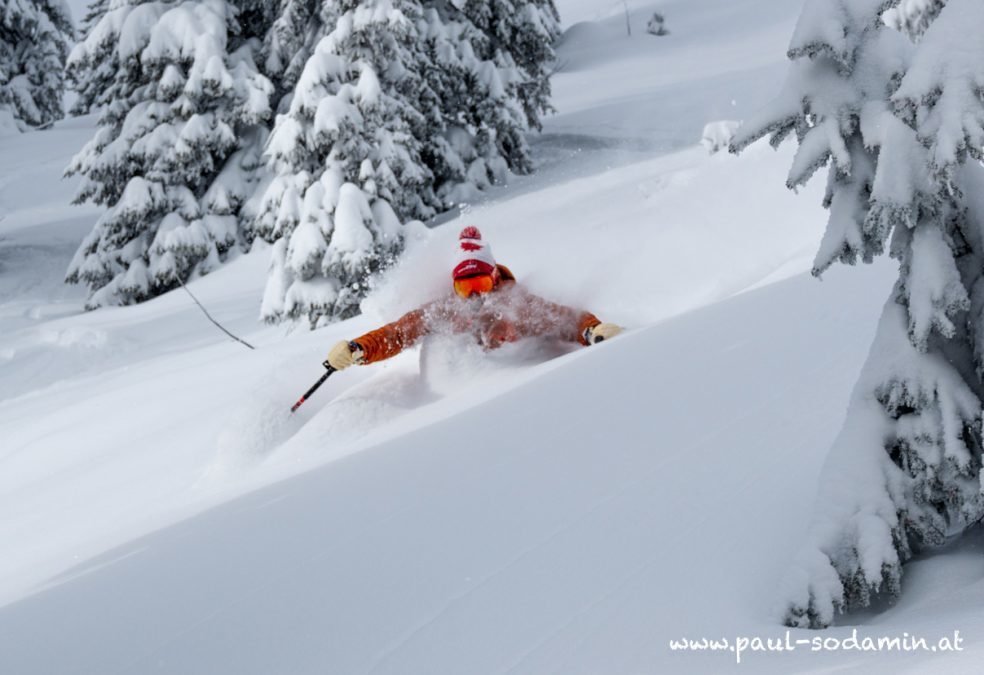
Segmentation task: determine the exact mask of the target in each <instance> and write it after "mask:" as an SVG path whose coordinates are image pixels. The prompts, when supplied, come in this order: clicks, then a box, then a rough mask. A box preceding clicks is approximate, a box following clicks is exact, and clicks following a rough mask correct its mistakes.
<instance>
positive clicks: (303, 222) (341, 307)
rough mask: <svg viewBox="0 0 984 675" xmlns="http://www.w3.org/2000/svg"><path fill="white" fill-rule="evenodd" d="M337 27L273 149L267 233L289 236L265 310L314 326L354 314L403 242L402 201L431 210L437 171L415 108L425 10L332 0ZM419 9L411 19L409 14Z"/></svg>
mask: <svg viewBox="0 0 984 675" xmlns="http://www.w3.org/2000/svg"><path fill="white" fill-rule="evenodd" d="M326 8H330V9H332V10H333V11H335V12H337V15H336V16H330V15H328V14H327V13H326V15H323V16H326V18H327V19H328V21H326V25H331V26H333V29H332V30H331V32H329V33H328V34H327V35H326V36H325V37H324V38H323V39H322V40H321V41H320V42H319V43H318V45H317V48H316V49H315V51H314V53H313V54H312V56H311V57H310V58H309V59H308V61H307V63H306V65H305V67H304V70H303V73H302V74H301V76H300V79H299V80H298V82H297V86H296V88H295V91H294V93H293V96H292V98H291V102H290V108H289V111H288V113H287V114H286V115H283V116H281V117H280V118H279V120H278V122H277V126H276V128H275V130H274V132H273V135H272V137H271V139H270V145H269V149H268V152H269V154H270V156H271V158H272V160H273V163H274V167H275V169H276V172H277V177H276V179H275V180H274V181H273V182H272V183H271V184H270V186H269V188H268V189H267V190H266V192H265V194H264V197H263V199H262V202H261V204H260V207H259V216H258V218H257V223H256V233H257V234H258V235H259V236H263V237H265V238H267V239H272V240H277V239H279V241H277V243H276V245H275V247H274V254H273V256H274V257H273V262H272V268H271V273H270V281H269V283H268V287H267V291H266V294H265V297H264V302H263V308H262V315H263V317H264V318H265V319H267V320H280V319H283V318H285V317H287V318H296V317H299V316H302V315H306V316H307V317H308V319H309V320H310V321H311V323H312V325H315V324H317V323H318V322H319V321H320V320H322V319H325V320H335V319H340V318H346V317H348V316H351V315H353V314H354V313H355V312H356V311H357V308H358V302H359V300H360V299H361V298H362V297H363V296H364V295H365V290H366V284H367V282H368V278H369V275H370V274H372V273H373V272H375V271H377V270H378V269H379V268H380V267H381V266H382V265H384V264H385V263H386V262H387V260H389V259H391V258H392V256H393V255H395V254H396V253H397V252H398V251H399V250H400V249H401V248H402V238H401V234H400V229H399V220H398V218H397V215H396V214H395V213H394V206H395V207H396V209H399V211H400V212H402V213H404V214H416V213H422V212H423V213H430V212H431V211H430V210H429V207H428V206H427V205H426V204H425V203H424V202H423V200H422V199H421V198H420V197H419V196H418V193H419V192H420V191H421V190H422V189H423V188H424V187H425V186H426V185H427V183H428V181H429V179H430V176H429V174H428V172H427V171H426V169H424V168H423V166H422V163H421V160H420V145H421V143H420V141H419V139H418V137H417V136H416V135H415V134H414V133H413V130H412V129H411V125H418V126H419V125H422V121H421V120H420V114H419V112H418V111H417V110H416V109H414V108H413V107H412V106H411V105H409V104H408V99H411V98H412V96H413V94H412V92H413V91H414V89H415V88H419V87H420V86H422V83H421V80H420V78H419V75H418V73H419V69H418V68H417V67H416V64H415V63H414V59H415V54H414V44H413V41H414V37H415V31H414V20H415V19H416V18H417V16H418V15H416V14H415V13H414V12H415V10H417V9H418V8H417V6H416V5H415V4H414V3H412V2H403V1H402V0H395V2H391V1H390V0H371V1H369V2H366V1H362V2H358V1H357V0H342V1H339V2H333V3H330V4H326ZM407 12H409V13H410V14H409V16H408V14H407Z"/></svg>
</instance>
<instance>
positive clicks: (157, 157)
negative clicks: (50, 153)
mask: <svg viewBox="0 0 984 675" xmlns="http://www.w3.org/2000/svg"><path fill="white" fill-rule="evenodd" d="M238 14H239V12H238V9H237V7H235V6H233V5H232V4H230V3H229V2H227V1H226V0H187V1H185V2H144V1H141V0H110V2H109V5H108V7H107V8H106V11H105V13H104V14H103V15H102V16H101V18H100V19H99V21H98V23H96V24H95V25H94V26H93V27H92V29H91V30H90V31H89V33H88V35H87V36H86V38H85V40H84V41H83V42H82V43H81V44H79V45H78V46H77V47H76V49H75V50H74V51H73V53H72V55H71V58H70V63H69V69H70V72H71V73H72V76H73V79H74V80H75V81H76V82H77V83H79V84H80V85H81V86H80V91H87V92H88V94H87V97H88V100H89V101H90V102H91V103H94V104H99V105H101V106H103V107H102V112H101V117H100V126H99V129H98V131H97V133H96V136H95V138H93V139H92V141H90V142H89V144H88V145H87V146H86V147H85V148H84V149H83V150H82V151H81V152H80V153H79V154H78V155H77V156H76V157H75V159H74V160H73V162H72V164H71V166H70V167H69V169H68V172H69V173H70V174H73V173H78V174H81V175H82V176H83V177H84V181H83V183H82V187H81V188H80V191H79V194H78V197H77V201H79V202H81V201H86V200H90V201H93V202H95V203H98V204H106V205H107V206H108V207H109V209H108V210H107V211H106V213H105V214H104V215H103V216H102V217H101V218H100V219H99V221H98V222H97V223H96V226H95V228H94V229H93V231H92V232H91V233H90V235H89V236H88V237H86V239H85V240H84V241H83V243H82V245H81V246H80V248H79V250H78V252H77V253H76V256H75V258H74V260H73V261H72V263H71V266H70V267H69V270H68V274H67V281H69V282H72V283H85V284H87V285H88V286H89V289H90V291H91V295H90V297H89V299H88V301H87V303H86V306H87V307H88V308H94V307H98V306H101V305H110V304H126V303H131V302H139V301H141V300H144V299H146V298H149V297H152V296H154V295H156V294H159V293H161V292H164V291H166V290H169V289H170V288H173V287H174V286H175V285H177V284H178V282H179V279H181V280H184V279H187V278H188V277H189V276H190V275H192V274H193V273H205V272H208V271H209V270H211V269H212V268H214V267H215V266H216V265H217V264H219V262H220V260H221V259H223V257H224V256H226V254H227V253H228V252H229V251H230V250H231V249H233V248H234V247H236V245H237V244H238V243H240V241H241V240H242V233H241V231H240V226H239V222H238V214H239V209H240V207H241V205H242V203H243V202H244V201H245V199H246V197H247V196H248V195H249V193H250V192H251V190H252V187H251V184H252V182H253V173H254V171H255V169H256V168H257V167H258V166H259V165H260V158H259V155H260V152H261V148H262V144H263V143H264V141H265V137H266V133H265V128H264V125H265V123H266V121H267V120H268V119H269V117H270V115H271V110H270V102H269V96H270V94H271V92H272V85H271V84H270V82H269V81H268V80H267V79H266V78H265V77H263V76H262V75H261V74H260V73H259V72H258V70H257V66H256V63H255V54H256V53H257V52H258V51H259V49H260V46H261V44H260V41H259V39H257V38H255V37H251V36H249V35H245V34H243V33H242V30H241V26H240V24H239V22H238V20H237V17H238ZM86 87H90V89H86Z"/></svg>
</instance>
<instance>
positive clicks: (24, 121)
mask: <svg viewBox="0 0 984 675" xmlns="http://www.w3.org/2000/svg"><path fill="white" fill-rule="evenodd" d="M73 33H74V30H73V28H72V18H71V14H70V13H69V10H68V7H67V6H66V5H65V3H64V0H6V1H5V2H4V3H3V4H2V6H0V124H3V123H4V120H3V119H2V118H4V117H6V118H7V119H8V123H9V120H10V119H11V118H12V119H13V120H14V121H15V123H16V125H17V126H18V127H20V128H26V127H37V126H41V125H44V124H48V123H49V122H53V121H55V120H57V119H61V117H62V116H63V115H64V111H63V108H62V96H63V94H64V77H63V70H64V67H65V59H66V58H67V56H68V51H69V47H70V43H71V41H72V39H73Z"/></svg>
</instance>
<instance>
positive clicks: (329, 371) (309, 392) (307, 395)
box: [290, 361, 335, 413]
mask: <svg viewBox="0 0 984 675" xmlns="http://www.w3.org/2000/svg"><path fill="white" fill-rule="evenodd" d="M323 365H324V367H325V368H327V370H326V371H325V374H324V375H322V376H321V379H320V380H318V381H317V382H315V383H314V386H313V387H311V388H310V389H308V390H307V391H306V392H304V396H301V398H299V399H298V400H297V403H295V404H294V405H293V406H291V409H290V412H291V413H293V412H294V411H295V410H297V409H298V408H300V407H301V404H302V403H304V401H306V400H308V399H309V398H311V395H312V394H313V393H314V392H316V391H317V390H318V387H320V386H321V385H323V384H324V383H325V380H327V379H328V378H329V376H331V374H332V373H334V372H335V369H334V368H332V367H331V364H329V363H328V362H327V361H325V362H324V364H323Z"/></svg>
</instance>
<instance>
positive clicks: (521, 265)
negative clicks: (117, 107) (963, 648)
mask: <svg viewBox="0 0 984 675" xmlns="http://www.w3.org/2000/svg"><path fill="white" fill-rule="evenodd" d="M559 4H560V7H561V10H562V11H564V10H565V5H567V4H569V5H570V7H571V9H572V10H573V11H572V14H573V15H575V16H576V15H577V12H579V11H580V12H582V16H583V17H584V18H592V19H593V18H600V19H601V20H600V21H597V22H594V23H592V24H590V25H585V24H580V25H575V26H572V27H571V30H570V31H569V32H568V34H567V37H566V40H565V43H564V44H563V45H562V47H561V52H560V53H561V57H562V58H563V59H566V63H567V65H566V66H565V67H564V68H563V69H562V70H561V71H560V72H559V73H558V75H557V77H556V80H555V91H556V99H555V105H556V106H557V108H558V114H557V115H556V116H554V117H553V118H551V119H550V120H549V121H548V123H547V124H546V126H545V133H544V134H543V136H541V137H539V139H538V140H537V141H536V150H537V157H538V161H539V163H540V168H541V170H540V171H539V172H538V174H537V175H535V176H532V177H527V178H518V179H516V180H515V181H514V182H513V183H512V184H511V185H510V186H508V187H506V188H502V189H498V190H496V191H494V193H493V194H491V195H490V196H489V198H488V199H487V200H485V201H484V202H482V203H479V204H475V205H471V206H468V207H466V209H465V211H464V213H463V214H462V215H461V217H459V218H457V219H454V220H452V221H451V222H450V223H448V224H447V225H445V226H442V227H437V228H435V229H433V230H427V231H421V232H417V233H415V238H414V241H413V242H412V246H411V249H410V252H409V255H408V256H407V257H406V259H405V260H404V262H403V263H402V264H401V265H400V266H399V267H398V268H397V269H395V270H393V271H392V272H391V273H390V274H389V275H387V277H386V278H385V279H384V280H383V281H382V282H381V284H380V287H379V288H378V289H377V291H376V293H375V294H374V296H373V297H372V298H371V299H370V300H369V301H367V303H366V314H365V315H364V316H362V317H359V318H358V319H354V320H352V321H349V322H345V323H343V324H339V325H336V326H332V327H330V328H327V329H324V330H320V331H317V332H315V333H310V332H307V331H306V330H295V331H291V330H289V329H287V328H285V327H264V326H261V325H259V324H257V322H256V316H257V313H258V309H259V298H260V295H261V291H262V286H263V283H264V274H265V268H266V264H267V256H266V251H264V250H262V249H258V250H254V251H253V252H251V253H250V254H249V255H245V256H242V257H241V258H240V259H238V260H236V261H234V262H232V263H231V264H229V265H227V266H225V267H224V268H222V269H221V270H219V271H218V272H216V273H213V274H211V275H209V276H208V277H205V278H202V279H198V280H196V281H194V282H193V283H191V284H190V289H191V290H192V292H194V293H195V295H196V296H197V297H199V298H200V299H201V300H202V301H203V302H204V303H205V304H206V305H207V306H208V307H209V309H210V311H211V312H212V313H213V314H214V315H215V316H216V317H217V318H219V319H220V320H221V321H223V323H225V324H226V325H228V327H229V328H231V329H232V330H234V331H236V332H237V333H240V334H242V335H244V337H246V339H247V340H249V341H250V342H251V343H252V344H254V345H256V347H257V349H256V350H255V351H250V350H248V349H246V348H244V347H243V346H241V345H239V344H237V343H234V342H232V341H230V340H227V339H225V338H224V337H223V336H222V335H221V334H220V333H218V332H217V331H216V330H215V329H214V327H212V326H211V324H209V323H208V321H207V320H206V319H205V318H204V317H203V316H202V315H201V314H200V313H199V311H198V309H197V308H196V307H195V305H194V304H193V302H192V301H191V299H190V298H189V297H188V296H187V295H185V294H184V293H182V292H180V291H177V292H174V293H171V294H168V295H167V296H164V297H161V298H157V299H155V300H153V301H151V302H148V303H145V304H143V305H140V306H137V307H130V308H118V309H104V310H100V311H98V312H94V313H88V314H84V313H80V311H79V305H80V303H81V297H82V294H81V292H79V290H78V289H72V288H66V287H64V286H62V285H61V284H60V283H59V279H60V276H61V273H62V271H63V270H64V267H65V266H67V263H68V259H69V258H70V256H71V254H72V252H73V249H74V244H75V243H76V242H77V241H78V240H79V239H80V238H81V236H82V235H83V234H84V232H85V231H86V230H87V228H88V227H89V226H91V223H92V221H93V220H94V218H95V213H94V212H93V211H91V210H82V209H77V208H72V207H67V206H64V204H66V202H67V200H68V197H69V195H70V194H71V184H70V183H67V182H60V181H59V180H58V177H59V175H60V171H61V167H62V166H63V165H64V164H65V163H66V162H67V159H68V157H69V156H70V155H71V153H72V152H73V151H74V150H75V149H76V148H77V147H79V146H80V145H81V143H82V142H83V141H84V139H85V138H86V137H87V135H88V134H90V133H91V120H85V119H83V120H78V121H71V122H67V123H64V124H62V125H59V126H58V127H57V128H56V129H55V130H52V131H47V132H41V133H36V134H27V135H23V136H17V137H13V138H5V139H0V429H2V430H3V431H2V434H3V435H2V442H0V513H2V514H3V515H2V517H0V547H2V550H3V551H4V555H3V556H2V557H0V672H3V673H6V672H13V673H18V674H20V673H59V674H63V673H114V672H118V673H142V672H151V671H157V672H173V673H216V672H223V673H225V672H228V673H307V672H311V673H315V672H317V673H326V672H329V673H346V674H347V673H365V672H380V673H381V672H400V673H428V674H437V673H449V674H455V675H457V674H461V673H491V672H517V673H519V672H530V673H548V672H557V673H565V674H566V673H606V674H608V673H613V674H618V673H650V672H653V673H655V672H719V671H721V670H725V669H727V668H729V666H730V664H733V663H734V655H733V654H727V653H721V654H681V653H674V652H672V651H671V650H670V649H669V648H668V640H669V639H671V638H679V637H683V636H691V637H695V638H699V637H701V636H705V637H721V636H722V635H724V636H731V637H737V636H754V635H760V636H762V637H777V636H779V635H780V634H781V629H780V627H778V626H777V625H776V623H775V617H776V613H775V607H774V606H773V602H774V601H775V597H774V596H773V595H772V593H773V589H774V585H775V582H776V579H777V577H778V576H779V575H780V574H781V573H782V571H783V570H784V568H785V565H786V564H787V563H788V561H789V557H790V554H791V553H792V551H793V550H794V549H795V548H796V546H797V544H798V543H799V541H800V540H799V536H798V533H799V532H800V530H801V528H802V527H803V524H804V523H805V522H806V521H807V519H808V516H809V514H810V512H811V508H812V507H811V503H810V502H811V498H810V496H811V495H812V493H813V491H814V486H815V482H816V477H817V474H818V472H819V467H820V465H821V463H822V461H823V458H824V456H825V453H826V450H827V447H828V446H829V444H830V442H831V440H832V439H833V437H834V435H835V434H836V432H837V431H838V429H839V425H840V422H841V420H842V417H843V411H844V408H845V406H846V402H847V398H848V394H849V391H850V388H851V386H852V384H853V381H854V379H855V377H856V373H857V371H858V369H859V367H860V364H861V362H862V361H863V359H864V357H865V352H866V350H867V348H868V344H869V342H870V338H871V335H872V333H873V330H874V325H875V321H876V319H877V316H878V312H879V310H880V307H881V305H882V303H883V302H884V299H885V297H886V296H887V293H888V288H889V286H890V284H891V281H892V278H893V275H894V271H893V269H892V265H891V264H880V265H878V266H875V267H869V268H864V269H857V270H837V271H835V272H832V273H831V274H830V275H829V277H828V278H827V279H826V280H825V281H824V283H818V282H816V281H815V280H812V279H810V278H809V277H806V276H804V275H803V274H802V272H803V271H804V270H806V269H808V267H809V263H810V258H811V256H812V253H813V251H814V249H815V247H816V244H817V242H818V240H819V236H820V232H821V229H822V225H823V221H824V214H823V212H822V211H821V210H820V209H819V207H818V203H819V201H820V186H819V185H813V186H811V187H810V188H809V189H808V190H805V191H803V192H802V193H801V195H800V196H799V197H797V196H795V195H792V194H790V193H787V192H786V191H785V189H784V188H783V187H782V184H783V180H784V175H785V167H787V166H788V165H789V160H790V157H789V153H790V152H791V150H792V149H791V148H790V147H785V148H783V149H782V150H781V151H780V153H779V154H775V153H773V152H772V151H771V150H770V149H768V148H767V147H757V148H753V149H752V150H751V151H750V152H749V153H746V155H744V156H743V157H742V158H741V159H736V158H733V157H728V156H713V157H709V156H707V155H706V154H705V153H704V152H703V150H700V149H698V148H696V147H694V146H695V144H696V142H697V140H698V139H699V134H700V130H701V128H702V126H703V124H704V122H706V121H710V120H713V119H719V118H723V117H736V118H737V117H740V116H741V115H742V114H745V112H747V111H748V110H750V109H751V108H752V107H754V105H755V103H756V100H757V99H758V98H760V97H761V96H765V95H767V94H768V93H769V92H770V91H771V88H772V87H773V86H774V85H775V81H776V77H775V75H776V74H777V73H781V71H782V68H783V65H782V62H781V59H782V54H783V53H784V51H785V43H786V40H787V37H788V35H789V34H790V33H791V30H792V25H793V22H794V21H795V17H796V14H797V12H798V9H799V7H798V4H799V3H784V2H781V1H780V0H742V1H741V2H724V1H723V0H714V1H711V0H708V1H707V2H701V3H692V2H683V1H679V2H670V1H667V2H662V3H655V4H652V5H649V4H647V3H642V2H639V3H636V4H633V5H631V6H632V7H633V8H634V12H633V15H632V16H633V17H636V16H638V17H640V19H641V18H645V17H646V15H647V14H648V13H650V12H651V11H652V8H653V7H659V8H660V9H661V11H664V12H665V14H666V15H667V25H668V27H669V28H670V30H671V31H672V34H671V35H670V36H668V37H666V38H654V37H651V36H647V35H644V34H641V30H640V31H639V33H640V34H638V35H634V37H633V38H632V39H628V38H625V37H624V34H623V33H621V32H620V30H624V23H623V22H624V18H623V17H621V16H620V15H619V13H618V11H617V7H616V11H614V12H601V11H600V10H599V14H598V15H590V16H589V15H585V14H583V12H585V11H591V10H592V8H593V7H595V5H593V4H588V3H584V2H581V1H580V0H567V1H566V2H561V3H559ZM606 17H607V18H606ZM732 102H734V105H732ZM732 113H734V115H732ZM670 150H674V152H672V153H671V154H666V155H660V154H659V153H660V152H663V151H670ZM464 223H474V224H477V225H479V226H480V227H481V228H482V229H483V231H484V232H485V233H486V236H487V238H488V239H489V240H490V241H491V242H492V245H493V248H494V250H495V253H496V255H497V257H498V258H499V259H500V260H501V261H503V262H505V263H506V264H508V265H509V266H510V267H511V268H512V269H513V270H514V271H515V272H516V273H517V274H518V275H519V277H520V279H521V281H522V282H523V283H526V284H528V285H529V286H530V288H531V289H533V290H534V291H535V292H538V293H540V294H543V295H545V296H547V297H550V298H552V299H556V300H559V301H563V302H567V303H570V304H575V305H579V306H584V307H587V308H589V309H591V310H593V311H595V312H596V313H598V314H599V315H601V316H602V317H604V318H605V319H610V320H614V321H618V322H621V323H623V324H625V325H627V326H628V327H629V328H630V329H631V330H630V331H629V332H628V333H627V334H625V335H624V336H622V337H619V338H618V339H617V340H614V341H612V342H610V343H606V344H603V345H599V346H597V347H594V348H591V349H586V350H581V349H576V350H573V351H572V350H570V349H566V348H562V347H559V346H554V345H535V344H527V345H516V346H514V347H512V348H510V349H505V350H502V351H501V352H499V353H496V354H492V355H484V354H481V353H476V352H475V351H474V350H472V349H470V348H468V346H467V345H464V344H451V345H448V344H442V343H440V342H430V343H428V344H427V345H425V347H424V348H423V350H414V351H412V352H409V353H406V354H404V355H401V356H400V357H398V358H396V359H393V360H392V361H390V362H387V363H386V364H382V365H379V366H374V367H372V368H366V369H353V370H351V371H346V372H344V373H339V374H337V375H335V376H334V377H332V378H331V379H330V380H329V381H328V383H327V384H326V385H325V386H324V387H323V388H322V389H321V390H320V391H319V392H318V393H317V394H316V395H315V397H314V398H313V399H312V400H311V401H310V402H309V403H307V404H305V406H304V407H303V408H302V409H301V411H300V413H299V415H298V416H297V417H295V418H293V419H291V418H289V417H288V416H287V415H286V414H285V410H286V408H287V407H289V405H290V403H292V402H293V401H294V400H295V399H296V398H297V396H298V395H300V393H301V392H303V390H304V389H306V388H307V386H308V385H309V384H310V383H311V382H312V381H313V380H314V379H315V378H316V377H318V375H319V374H320V365H319V364H320V361H321V360H322V358H323V356H324V353H325V352H326V351H327V348H328V346H330V345H331V344H332V343H333V342H334V341H335V340H337V339H340V338H343V337H353V336H355V335H357V334H359V333H361V332H362V331H364V330H366V329H367V328H370V327H372V326H375V325H378V324H379V323H380V322H381V321H384V320H389V319H391V318H393V317H395V316H397V315H398V314H399V313H400V312H402V311H404V310H406V309H409V308H411V307H413V306H415V305H416V304H418V303H419V302H422V301H423V300H425V299H428V298H429V297H432V296H433V295H435V294H437V293H439V292H442V290H443V289H444V285H445V284H446V273H447V270H448V269H449V265H448V261H449V260H450V257H451V256H452V255H453V246H452V244H453V241H454V239H455V235H456V233H457V230H458V229H459V227H460V226H461V225H462V224H464ZM976 545H979V543H975V542H973V541H969V542H965V543H963V544H961V546H960V547H959V548H957V549H955V550H954V551H953V552H952V554H951V555H948V556H942V557H938V558H936V559H934V560H933V561H932V562H925V563H923V562H920V563H916V564H915V565H913V567H912V572H911V573H910V575H909V576H908V577H907V582H906V583H907V584H908V585H909V586H910V588H907V590H906V596H905V598H904V599H903V601H902V602H901V603H900V604H899V605H898V606H897V607H895V608H893V609H891V610H889V611H888V612H885V613H884V614H881V615H878V616H873V617H855V618H853V620H856V621H864V622H865V629H866V630H872V631H875V630H877V631H901V630H908V631H910V632H911V631H916V630H922V631H924V632H930V633H933V634H934V635H933V636H934V637H935V633H941V634H942V633H943V632H945V631H950V630H952V629H955V628H960V629H963V630H964V631H965V632H966V633H967V634H968V635H972V634H973V633H974V628H975V627H976V626H977V624H978V622H979V621H980V620H979V619H978V618H975V617H974V616H973V614H972V610H973V608H974V607H975V606H976V605H975V603H974V602H973V600H974V599H976V598H978V597H979V595H980V593H981V592H982V590H981V589H982V588H984V586H982V584H981V576H982V575H981V574H979V572H978V570H977V567H976V566H975V565H974V562H973V561H974V560H975V558H974V557H973V553H972V549H973V547H974V546H976ZM968 587H969V590H968ZM977 605H979V603H977ZM927 608H929V609H930V610H932V611H931V612H927ZM934 608H935V609H934ZM942 608H947V609H945V610H944V609H942ZM927 617H928V618H927ZM848 630H850V629H849V628H848V627H841V628H838V629H835V630H834V631H831V634H838V635H843V634H844V632H845V631H848ZM934 632H935V633H934ZM807 635H809V634H807ZM978 649H979V648H978ZM869 656H870V658H868V657H869ZM933 656H934V657H935V658H936V659H939V658H940V657H939V656H938V655H933ZM961 656H963V657H964V658H965V659H967V660H961V661H955V662H947V661H942V660H930V658H929V657H927V656H926V655H922V656H919V657H916V656H912V655H895V656H891V655H884V654H881V655H875V656H871V655H866V656H865V657H863V658H862V657H859V656H858V655H856V654H855V655H851V654H843V653H840V654H838V653H830V654H810V653H807V652H803V651H800V652H797V653H796V654H757V655H751V656H750V659H751V660H750V661H748V663H752V666H751V667H752V668H754V669H755V671H756V672H758V671H760V670H761V671H770V672H794V671H800V670H811V669H819V668H831V667H837V668H845V669H851V668H853V669H856V670H860V671H862V672H872V670H874V669H876V667H877V668H884V669H886V670H887V669H893V670H904V669H905V668H911V669H913V672H919V669H921V668H926V669H938V668H939V667H943V666H942V665H941V664H947V666H948V667H955V665H963V666H966V665H967V664H973V663H976V661H971V660H970V659H977V658H979V654H977V652H976V651H974V650H972V649H968V651H967V652H966V653H965V654H963V655H961Z"/></svg>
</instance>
